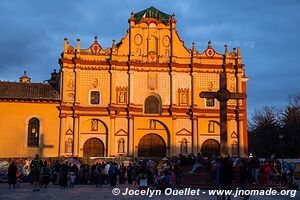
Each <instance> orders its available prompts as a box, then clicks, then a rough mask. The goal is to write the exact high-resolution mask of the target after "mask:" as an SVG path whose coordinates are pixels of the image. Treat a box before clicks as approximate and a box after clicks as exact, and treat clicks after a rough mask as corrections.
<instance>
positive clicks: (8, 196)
mask: <svg viewBox="0 0 300 200" xmlns="http://www.w3.org/2000/svg"><path fill="white" fill-rule="evenodd" d="M116 187H117V188H119V189H120V192H121V193H124V192H125V190H126V188H129V189H134V188H133V186H129V185H122V186H120V185H117V186H116ZM112 189H113V187H110V186H108V185H105V186H103V187H102V188H96V187H95V186H94V185H76V186H75V187H74V188H61V187H59V186H53V185H50V186H49V187H48V188H41V189H40V191H39V192H33V191H32V187H31V185H30V184H28V183H23V184H21V185H20V187H18V188H16V189H9V188H8V185H7V184H0V200H27V199H28V200H35V199H36V200H52V199H53V200H66V199H71V200H83V199H85V200H86V199H89V200H94V199H95V200H96V199H107V200H108V199H188V200H193V199H207V200H210V199H217V197H216V196H209V195H208V191H207V190H203V191H202V190H201V192H200V195H198V196H192V195H190V196H173V195H170V196H167V195H157V196H155V195H154V196H153V197H151V198H149V197H148V196H129V195H121V194H120V195H117V196H115V195H113V194H112ZM204 193H205V194H204ZM232 199H242V198H241V197H236V198H234V197H233V198H232ZM250 199H254V200H255V199H257V200H258V199H259V200H261V199H266V200H267V199H275V200H279V199H280V200H281V199H297V200H298V199H300V193H299V191H297V193H296V196H295V197H294V198H292V197H289V196H280V195H278V196H252V197H251V198H250Z"/></svg>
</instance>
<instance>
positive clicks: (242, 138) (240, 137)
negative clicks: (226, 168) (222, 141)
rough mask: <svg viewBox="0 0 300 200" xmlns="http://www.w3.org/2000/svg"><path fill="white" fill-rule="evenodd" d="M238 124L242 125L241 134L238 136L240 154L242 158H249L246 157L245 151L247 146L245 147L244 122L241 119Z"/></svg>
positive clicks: (240, 126) (240, 127)
mask: <svg viewBox="0 0 300 200" xmlns="http://www.w3.org/2000/svg"><path fill="white" fill-rule="evenodd" d="M238 123H239V124H240V125H239V129H240V130H239V134H238V137H239V138H238V140H239V142H238V144H239V154H240V156H247V155H245V151H244V150H245V149H244V148H245V146H244V132H243V120H240V119H239V121H238Z"/></svg>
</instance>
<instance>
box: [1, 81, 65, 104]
mask: <svg viewBox="0 0 300 200" xmlns="http://www.w3.org/2000/svg"><path fill="white" fill-rule="evenodd" d="M6 99H7V100H42V101H59V100H60V95H59V93H58V92H57V91H56V90H55V89H54V88H53V87H52V86H51V85H50V84H48V83H19V82H0V100H6Z"/></svg>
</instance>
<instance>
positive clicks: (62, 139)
mask: <svg viewBox="0 0 300 200" xmlns="http://www.w3.org/2000/svg"><path fill="white" fill-rule="evenodd" d="M65 127H66V117H65V116H64V115H63V114H62V116H61V124H60V130H61V133H60V144H59V146H60V152H59V156H64V155H65V134H66V129H65Z"/></svg>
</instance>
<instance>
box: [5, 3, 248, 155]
mask: <svg viewBox="0 0 300 200" xmlns="http://www.w3.org/2000/svg"><path fill="white" fill-rule="evenodd" d="M128 22H129V29H128V31H127V33H126V35H125V37H124V38H122V39H121V41H120V42H119V43H116V42H115V40H113V42H112V45H111V47H109V48H107V49H104V48H103V47H102V46H101V42H99V41H100V40H101V39H99V41H98V38H97V37H95V40H94V43H93V44H91V46H90V47H89V48H87V49H82V48H81V45H80V39H77V45H76V47H73V46H71V45H69V43H68V39H65V40H64V48H63V52H62V54H61V57H60V59H59V64H60V70H59V72H53V73H52V74H51V79H50V80H49V81H48V83H30V78H29V77H28V76H27V74H26V73H25V74H24V75H23V76H22V77H21V78H20V82H19V83H16V82H0V92H1V94H0V114H1V116H0V118H1V120H0V122H1V126H0V132H1V141H0V158H8V157H27V156H33V155H34V154H36V153H40V154H42V156H44V157H58V156H66V157H67V156H76V157H117V156H121V157H122V156H123V157H171V156H175V155H178V154H188V153H194V154H196V153H198V152H201V153H202V154H203V155H204V156H208V155H213V154H215V155H218V154H219V148H220V123H219V122H220V120H219V119H220V114H219V102H218V101H217V100H216V99H214V98H200V97H199V93H200V92H203V91H217V90H218V89H219V74H220V73H221V72H223V71H224V70H225V71H226V73H227V89H228V90H229V91H231V92H243V93H246V82H247V80H248V79H247V78H246V75H245V71H244V69H243V67H244V64H243V63H242V58H241V53H240V49H239V48H238V49H234V50H233V51H231V52H229V51H228V49H227V46H225V49H224V53H223V54H220V53H218V52H216V51H215V50H214V49H213V46H212V44H211V43H210V42H208V45H207V48H206V49H203V50H202V51H201V52H199V51H198V50H197V49H196V45H195V44H193V45H192V48H191V49H188V48H186V47H185V45H184V42H183V41H182V40H181V39H180V37H179V35H178V33H177V31H176V20H175V17H174V15H168V14H165V13H163V12H161V11H159V10H157V9H155V8H153V7H151V8H148V9H146V10H143V11H141V12H138V13H135V14H134V13H132V14H131V17H130V18H129V20H128ZM246 111H247V109H246V99H244V100H229V101H228V108H227V113H228V116H227V120H228V121H227V126H228V135H227V145H228V149H229V151H228V152H229V154H230V155H247V150H248V139H247V117H246V115H247V112H246ZM237 113H238V114H237Z"/></svg>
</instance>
